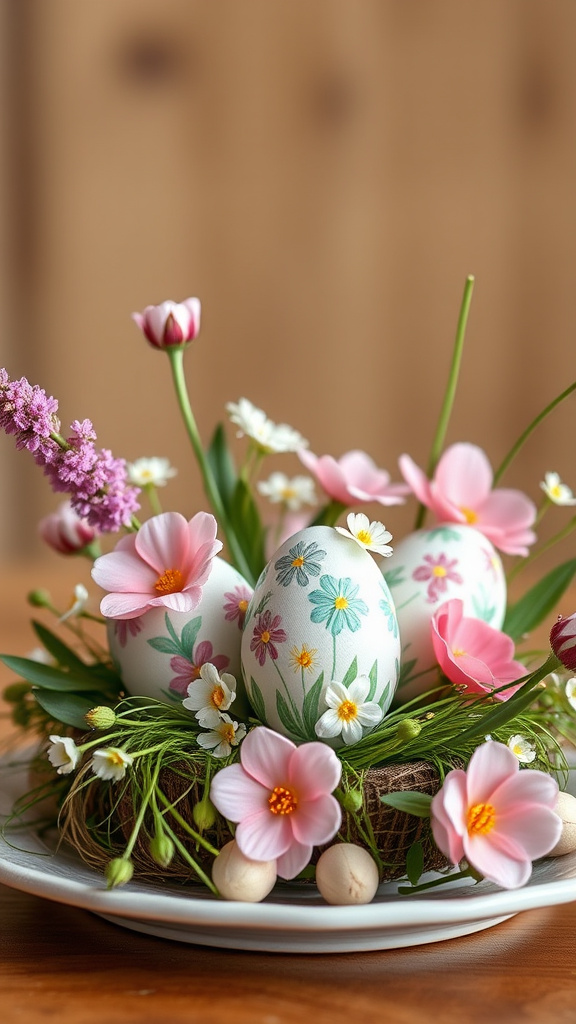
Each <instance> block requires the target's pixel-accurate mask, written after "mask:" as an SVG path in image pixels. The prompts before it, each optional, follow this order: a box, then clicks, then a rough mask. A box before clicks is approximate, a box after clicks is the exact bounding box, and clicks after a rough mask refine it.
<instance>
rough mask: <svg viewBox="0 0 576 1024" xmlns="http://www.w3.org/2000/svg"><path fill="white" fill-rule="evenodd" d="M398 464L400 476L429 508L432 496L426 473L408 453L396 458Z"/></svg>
mask: <svg viewBox="0 0 576 1024" xmlns="http://www.w3.org/2000/svg"><path fill="white" fill-rule="evenodd" d="M398 465H399V466H400V472H401V473H402V476H403V477H404V479H405V481H406V483H407V484H408V486H409V487H410V490H411V491H412V492H413V493H414V494H415V496H416V497H417V498H418V501H420V502H421V503H422V504H423V505H426V507H427V508H430V505H431V502H432V498H431V495H430V482H429V480H428V477H427V476H426V473H424V472H423V470H421V469H420V466H417V465H416V463H415V462H414V460H413V459H411V458H410V456H409V455H401V456H400V458H399V459H398Z"/></svg>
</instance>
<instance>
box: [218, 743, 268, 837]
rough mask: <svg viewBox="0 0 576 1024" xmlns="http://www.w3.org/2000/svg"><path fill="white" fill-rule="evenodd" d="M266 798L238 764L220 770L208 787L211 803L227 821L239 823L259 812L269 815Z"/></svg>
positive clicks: (264, 791)
mask: <svg viewBox="0 0 576 1024" xmlns="http://www.w3.org/2000/svg"><path fill="white" fill-rule="evenodd" d="M244 742H246V741H244ZM268 797H269V791H268V790H267V789H266V788H265V787H263V786H261V785H260V784H259V783H258V782H255V781H254V779H252V778H250V776H249V775H247V774H246V772H245V771H244V769H243V768H242V765H239V764H231V765H228V766H227V767H226V768H221V769H220V771H219V772H216V774H215V776H214V778H213V779H212V783H211V786H210V799H211V801H212V803H213V804H214V806H215V808H216V810H218V811H220V814H223V815H224V817H225V818H228V820H229V821H240V819H241V818H243V817H246V816H253V815H254V814H257V813H259V812H261V811H266V813H267V814H268V815H269V810H268ZM269 816H271V815H269Z"/></svg>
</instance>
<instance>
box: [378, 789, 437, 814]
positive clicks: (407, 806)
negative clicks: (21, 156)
mask: <svg viewBox="0 0 576 1024" xmlns="http://www.w3.org/2000/svg"><path fill="white" fill-rule="evenodd" d="M380 800H381V801H382V803H383V804H388V805H389V807H394V809H395V810H397V811H404V812H405V813H406V814H413V815H414V816H415V817H416V818H429V817H430V804H431V803H432V797H431V796H429V794H428V793H410V792H403V791H401V790H398V791H397V792H396V793H386V794H385V795H384V796H381V797H380Z"/></svg>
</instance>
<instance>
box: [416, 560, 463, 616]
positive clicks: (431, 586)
mask: <svg viewBox="0 0 576 1024" xmlns="http://www.w3.org/2000/svg"><path fill="white" fill-rule="evenodd" d="M423 561H424V565H419V566H417V568H416V569H415V570H414V572H413V573H412V578H413V579H415V580H418V582H419V583H428V586H427V588H426V599H427V600H428V601H429V602H430V603H431V604H435V603H436V602H437V601H438V600H439V598H440V597H441V596H442V594H445V593H446V591H447V589H448V584H449V583H454V584H456V585H457V586H461V585H462V583H463V582H464V580H463V579H462V576H461V575H460V573H459V572H456V566H457V565H458V559H457V558H448V556H447V555H445V554H444V553H443V552H441V553H440V554H439V555H424V558H423Z"/></svg>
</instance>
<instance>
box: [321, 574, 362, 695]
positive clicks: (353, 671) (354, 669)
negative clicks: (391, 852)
mask: <svg viewBox="0 0 576 1024" xmlns="http://www.w3.org/2000/svg"><path fill="white" fill-rule="evenodd" d="M318 593H321V591H318ZM357 675H358V659H357V657H356V655H354V657H353V658H352V664H351V665H350V668H349V669H348V671H347V672H346V675H345V676H344V679H343V680H342V686H345V687H346V689H348V687H349V686H350V683H353V682H354V680H355V679H356V676H357Z"/></svg>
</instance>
